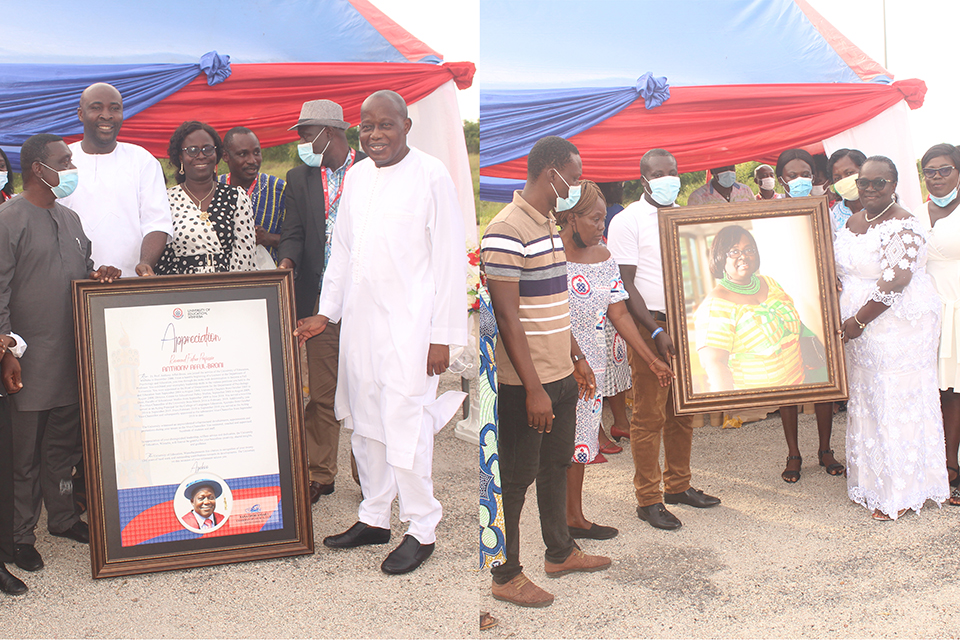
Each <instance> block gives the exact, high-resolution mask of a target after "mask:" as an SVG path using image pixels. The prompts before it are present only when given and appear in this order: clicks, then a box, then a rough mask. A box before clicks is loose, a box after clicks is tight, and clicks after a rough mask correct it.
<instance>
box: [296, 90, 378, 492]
mask: <svg viewBox="0 0 960 640" xmlns="http://www.w3.org/2000/svg"><path fill="white" fill-rule="evenodd" d="M349 127H350V123H349V122H345V121H344V120H343V109H341V108H340V105H338V104H337V103H336V102H331V101H330V100H311V101H310V102H305V103H303V108H302V109H301V110H300V119H299V120H298V121H297V124H295V125H294V126H292V127H290V128H291V129H296V130H297V134H298V135H299V136H300V145H299V147H298V149H297V150H298V152H299V154H300V159H301V160H303V162H304V164H302V165H300V166H298V167H294V168H293V169H291V170H290V171H288V172H287V190H286V194H285V195H286V209H287V210H286V214H285V217H284V220H283V230H282V231H281V232H280V264H279V266H280V268H282V269H295V270H296V276H295V280H294V283H295V284H294V292H295V294H296V298H297V319H302V318H309V317H310V316H312V315H314V314H316V312H317V299H318V297H319V295H320V282H321V280H322V279H323V270H324V266H325V265H326V263H327V258H328V257H329V255H330V246H331V244H330V243H331V240H332V238H333V233H334V223H335V222H336V219H337V208H338V207H339V206H340V197H341V196H342V195H343V182H344V179H345V178H346V175H347V171H348V170H349V169H350V168H351V167H353V165H354V164H355V163H356V162H359V161H360V160H362V159H363V158H365V157H366V155H365V154H364V153H363V152H362V151H356V150H354V149H351V148H350V145H349V144H348V143H347V135H346V130H347V129H348V128H349ZM328 334H329V335H328ZM339 354H340V324H339V323H331V324H330V325H329V326H328V327H327V330H326V331H324V332H323V333H321V334H320V335H318V336H315V337H313V338H311V339H310V340H308V341H307V370H308V376H309V381H310V402H309V403H308V404H307V407H306V410H305V412H304V414H305V415H304V427H305V429H306V436H307V457H308V458H309V463H310V486H309V488H310V500H311V501H312V502H314V503H315V502H317V500H319V499H320V496H322V495H328V494H331V493H333V481H334V478H335V477H336V475H337V449H338V447H339V443H340V422H339V421H338V420H337V418H336V416H334V413H333V400H334V396H335V394H336V390H337V361H338V359H339ZM354 477H356V476H354Z"/></svg>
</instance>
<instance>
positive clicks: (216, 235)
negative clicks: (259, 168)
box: [157, 183, 256, 275]
mask: <svg viewBox="0 0 960 640" xmlns="http://www.w3.org/2000/svg"><path fill="white" fill-rule="evenodd" d="M167 196H168V197H169V198H170V214H171V216H172V217H173V232H174V237H173V239H172V240H171V241H170V242H169V243H168V244H167V248H166V249H165V250H164V252H163V255H161V256H160V260H159V261H157V273H158V274H159V275H174V274H184V273H223V272H226V271H253V270H254V268H255V265H254V250H255V249H256V232H255V231H254V226H253V207H252V206H251V204H250V198H249V197H248V196H247V194H246V193H244V192H243V191H241V190H240V189H239V188H237V187H231V186H229V185H225V184H219V183H217V184H216V192H215V193H214V195H213V200H212V201H211V202H210V204H209V206H208V207H207V210H206V211H205V212H204V211H201V210H200V209H198V208H197V206H196V205H195V204H194V203H193V200H192V199H191V198H190V197H189V196H188V195H187V193H186V192H185V191H184V190H183V186H182V185H177V186H175V187H170V188H169V189H167Z"/></svg>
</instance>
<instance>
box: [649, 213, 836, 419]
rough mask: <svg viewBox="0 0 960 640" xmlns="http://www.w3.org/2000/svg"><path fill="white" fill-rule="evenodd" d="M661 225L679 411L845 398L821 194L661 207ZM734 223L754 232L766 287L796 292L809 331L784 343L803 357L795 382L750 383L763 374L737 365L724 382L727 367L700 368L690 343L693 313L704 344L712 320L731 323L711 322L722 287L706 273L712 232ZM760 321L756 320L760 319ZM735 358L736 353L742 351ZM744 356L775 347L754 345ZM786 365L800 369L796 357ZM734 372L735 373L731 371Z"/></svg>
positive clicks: (694, 326) (830, 237) (790, 293)
mask: <svg viewBox="0 0 960 640" xmlns="http://www.w3.org/2000/svg"><path fill="white" fill-rule="evenodd" d="M659 224H660V245H661V251H662V254H663V275H664V288H665V293H666V305H667V316H668V322H669V329H670V335H671V337H672V338H673V342H674V346H675V348H676V351H677V367H676V370H677V379H676V381H675V383H674V385H673V393H674V406H675V409H676V411H677V413H680V414H690V413H707V412H715V411H725V410H731V409H740V408H746V407H766V406H789V405H796V404H805V403H811V402H827V401H835V400H842V399H844V398H846V397H847V377H846V368H845V364H844V355H843V345H842V343H841V341H840V339H839V336H838V335H837V332H838V331H839V328H840V306H839V300H838V292H837V276H836V269H835V265H834V258H833V234H832V231H831V226H830V218H829V212H828V209H827V201H826V198H816V197H807V198H784V199H779V200H766V201H759V202H746V203H744V202H740V203H730V204H720V205H704V206H697V207H674V208H671V209H660V211H659ZM732 225H736V226H740V227H742V228H744V229H746V230H747V231H749V232H750V233H751V234H752V235H753V236H754V238H755V240H756V245H757V249H758V254H759V260H760V262H759V268H758V269H757V271H756V273H758V275H760V276H766V277H767V278H765V280H766V282H768V283H771V284H770V285H769V286H768V285H767V284H766V283H765V284H764V286H765V287H768V290H771V291H772V290H776V289H780V290H781V291H782V292H785V293H786V294H787V295H788V296H790V298H792V301H793V304H794V306H795V311H796V313H797V314H798V315H799V317H800V320H801V322H802V325H801V327H802V331H803V335H804V336H805V337H804V338H803V339H800V340H797V341H796V342H797V345H798V346H797V347H790V349H796V348H799V346H800V345H802V346H803V348H804V355H806V356H807V357H806V358H802V359H801V362H802V363H803V371H804V373H803V378H802V380H803V381H802V382H800V383H797V382H791V383H789V384H781V385H779V386H766V385H764V384H762V383H761V384H756V385H754V386H751V382H748V380H749V381H752V380H759V379H762V378H760V377H753V378H748V376H747V374H743V373H741V374H740V380H739V386H733V388H724V386H725V385H727V386H729V385H730V383H729V381H728V380H727V379H726V377H725V376H717V375H716V371H717V367H716V364H715V363H714V364H713V365H712V366H711V367H705V366H704V365H703V364H702V363H701V362H700V359H699V355H698V347H697V344H696V342H697V337H698V330H697V322H699V323H700V325H699V327H700V333H699V335H700V337H701V340H702V341H703V342H705V343H706V342H707V341H708V338H707V336H708V335H709V336H711V339H712V336H713V335H714V334H712V333H709V331H711V330H712V329H713V328H715V327H717V326H722V327H723V329H722V330H723V331H727V330H728V329H729V325H730V324H731V322H730V320H729V319H726V318H724V319H721V320H719V322H720V325H717V324H711V323H712V322H714V319H715V318H716V317H717V315H716V314H715V313H711V312H712V309H717V308H718V307H717V306H714V305H716V304H717V300H718V298H719V296H713V293H712V292H714V291H715V287H716V286H717V282H718V280H717V278H716V277H715V276H714V275H713V274H711V269H710V262H711V245H712V239H713V237H714V236H715V235H716V234H717V233H718V232H719V231H720V230H721V229H723V228H724V227H728V226H732ZM741 235H742V234H741ZM711 296H713V298H712V300H711V305H708V306H707V308H706V309H703V310H702V312H701V314H700V316H699V317H698V316H697V311H698V310H700V307H701V304H702V303H703V302H704V301H705V300H706V299H708V298H710V297H711ZM722 305H723V303H721V305H720V306H721V307H722ZM788 305H789V303H788ZM741 306H745V305H741ZM711 307H712V309H711ZM787 313H791V312H789V311H788V312H787ZM723 323H726V325H724V324H723ZM794 324H795V323H794ZM757 326H758V327H759V326H760V323H759V321H758V325H757ZM791 326H793V325H791ZM735 327H736V328H735V329H734V331H735V332H736V331H740V330H741V328H740V327H741V325H740V324H735ZM758 330H759V329H758ZM785 340H792V338H785ZM742 342H743V343H745V342H747V340H743V341H742ZM738 344H739V343H738ZM703 346H706V345H703ZM784 351H786V349H784ZM728 353H731V354H732V352H728ZM791 353H794V354H795V353H796V351H791ZM737 357H741V356H740V354H738V355H737ZM745 357H746V356H745ZM748 357H749V358H754V359H755V358H757V357H760V358H768V357H772V356H768V355H766V354H765V355H763V356H756V355H754V354H750V355H749V356H748ZM731 361H732V360H728V361H727V363H724V366H728V368H730V369H731V370H732V368H733V367H729V365H728V363H729V362H731ZM811 362H814V363H816V366H814V365H811V364H810V363H811ZM794 365H795V360H794ZM738 366H739V365H738ZM745 366H756V365H745ZM754 370H755V369H754ZM790 370H791V371H793V372H794V374H796V366H793V367H791V368H790ZM741 371H746V368H744V369H741ZM808 372H809V373H808ZM711 373H712V374H713V375H712V376H711V375H710V374H711ZM730 377H731V378H733V377H734V376H733V374H732V373H731V376H730ZM718 381H719V383H718Z"/></svg>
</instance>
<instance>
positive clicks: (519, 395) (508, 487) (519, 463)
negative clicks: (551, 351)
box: [491, 374, 577, 584]
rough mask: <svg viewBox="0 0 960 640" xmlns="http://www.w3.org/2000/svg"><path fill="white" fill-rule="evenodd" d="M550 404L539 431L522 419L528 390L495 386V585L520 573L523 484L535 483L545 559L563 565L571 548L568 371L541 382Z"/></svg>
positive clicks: (571, 383) (572, 390) (573, 392)
mask: <svg viewBox="0 0 960 640" xmlns="http://www.w3.org/2000/svg"><path fill="white" fill-rule="evenodd" d="M543 388H544V390H546V392H547V395H549V396H550V400H551V402H552V403H553V413H554V416H555V417H554V419H553V428H552V429H551V431H550V433H538V432H537V430H536V429H533V428H531V427H530V426H529V424H528V422H527V405H526V402H527V393H526V391H525V390H524V388H523V387H521V386H515V385H506V384H501V385H499V386H498V393H499V397H498V400H497V406H498V408H499V426H498V432H497V433H498V456H499V462H500V488H501V491H502V498H503V520H504V532H503V533H504V538H505V546H506V554H507V561H506V563H504V564H502V565H500V566H498V567H494V568H493V569H491V573H493V579H494V580H495V581H496V582H497V583H498V584H504V583H506V582H509V581H510V580H512V579H513V578H515V577H516V576H517V575H519V574H520V572H521V571H523V566H522V565H521V564H520V513H521V512H522V511H523V503H524V500H525V499H526V494H527V487H529V486H530V485H531V484H532V483H533V482H534V480H536V482H537V507H538V508H539V510H540V532H541V534H542V535H543V542H544V544H546V545H547V551H546V554H545V557H546V559H547V560H548V561H549V562H555V563H562V562H563V561H564V560H566V559H567V557H568V556H569V555H570V553H571V552H572V551H573V549H574V548H575V546H576V545H575V544H574V542H573V538H571V537H570V531H569V530H568V529H567V469H568V468H569V467H570V462H571V460H572V458H573V445H574V436H575V435H576V425H577V383H576V381H575V380H574V379H573V375H572V374H571V375H569V376H567V377H566V378H564V379H562V380H557V381H556V382H550V383H547V384H545V385H543Z"/></svg>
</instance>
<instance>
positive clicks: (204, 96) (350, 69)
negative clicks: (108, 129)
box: [72, 62, 476, 157]
mask: <svg viewBox="0 0 960 640" xmlns="http://www.w3.org/2000/svg"><path fill="white" fill-rule="evenodd" d="M231 69H232V70H233V74H232V75H231V76H230V78H228V79H227V80H226V82H223V83H221V84H218V85H216V86H213V87H211V86H208V85H207V77H206V76H205V75H204V74H200V75H198V76H197V78H196V79H195V80H194V81H193V82H191V83H190V84H189V85H187V86H186V87H184V88H183V89H181V90H180V91H178V92H177V93H175V94H173V95H172V96H170V97H169V98H166V99H164V100H162V101H160V102H158V103H157V104H155V105H153V106H152V107H150V108H149V109H146V110H144V111H142V112H141V113H138V114H137V115H135V116H132V117H131V118H129V119H128V120H124V122H123V129H121V130H120V140H123V141H126V142H133V143H135V144H139V145H141V146H143V147H145V148H146V149H147V150H148V151H150V152H151V153H152V154H154V155H155V156H158V157H165V156H166V153H167V146H168V145H169V143H170V135H171V134H172V133H173V131H174V129H176V128H177V126H178V125H180V123H181V122H183V121H185V120H201V121H203V122H207V123H209V124H210V125H212V126H213V128H214V129H216V130H217V131H218V132H220V134H221V135H223V134H224V133H226V131H227V130H228V129H230V128H231V127H234V126H237V125H242V126H245V127H249V128H250V129H252V130H253V131H255V132H256V134H257V136H258V137H259V138H260V144H261V146H263V147H272V146H276V145H279V144H285V143H287V142H291V141H293V140H295V139H296V133H295V132H293V131H288V130H287V129H289V128H290V127H291V126H292V125H293V124H295V123H296V122H297V118H299V116H300V107H301V106H302V105H303V103H304V102H306V101H308V100H317V99H320V98H325V99H328V100H333V101H334V102H336V103H338V104H339V105H340V106H342V107H343V114H344V119H345V120H346V121H347V122H350V123H351V124H356V123H357V122H359V120H360V105H361V103H362V102H363V100H364V99H365V98H366V97H367V96H369V95H370V94H371V93H373V92H374V91H378V90H380V89H392V90H393V91H396V92H397V93H399V94H400V95H401V96H403V98H404V100H406V101H407V104H411V103H414V102H417V101H418V100H421V99H422V98H424V97H426V96H427V95H429V94H430V93H432V92H433V91H434V90H435V89H436V88H437V87H439V86H441V85H442V84H444V83H445V82H448V81H449V80H454V81H455V82H456V83H457V86H458V87H460V88H461V89H463V88H466V87H469V86H470V84H471V82H472V81H473V74H474V72H475V70H476V67H475V66H474V64H473V63H472V62H447V63H444V64H442V65H436V64H408V63H388V62H384V63H366V62H337V63H319V62H295V63H273V64H233V65H231ZM79 137H80V136H74V137H73V138H72V139H79Z"/></svg>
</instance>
